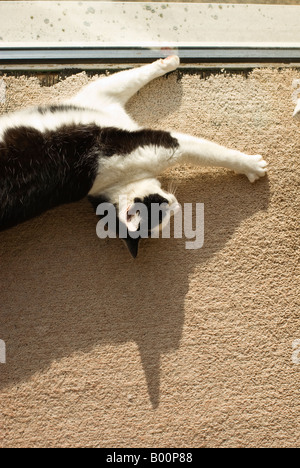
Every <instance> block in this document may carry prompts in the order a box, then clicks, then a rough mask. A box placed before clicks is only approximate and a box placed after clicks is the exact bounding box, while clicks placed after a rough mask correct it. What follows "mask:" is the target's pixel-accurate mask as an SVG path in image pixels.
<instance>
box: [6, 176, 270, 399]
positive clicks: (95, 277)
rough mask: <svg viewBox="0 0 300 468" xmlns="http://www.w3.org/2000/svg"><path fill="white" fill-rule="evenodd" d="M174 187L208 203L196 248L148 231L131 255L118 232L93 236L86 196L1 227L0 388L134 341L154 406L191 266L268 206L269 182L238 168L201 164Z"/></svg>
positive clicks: (178, 328) (184, 197) (177, 336)
mask: <svg viewBox="0 0 300 468" xmlns="http://www.w3.org/2000/svg"><path fill="white" fill-rule="evenodd" d="M166 181H167V179H166ZM177 196H178V199H179V200H180V201H181V202H182V203H184V202H189V203H199V202H202V203H204V204H205V243H204V246H203V248H202V249H199V250H190V251H189V250H186V249H185V239H146V240H144V241H142V243H141V248H140V252H139V256H138V258H137V259H136V260H133V259H131V258H130V256H129V254H128V252H127V250H126V247H125V245H124V244H123V243H122V241H120V240H118V239H107V240H99V239H98V238H97V237H96V233H95V226H96V222H97V219H96V217H95V216H94V214H93V213H92V210H91V207H90V206H89V203H88V202H87V201H86V200H84V201H82V202H80V203H77V204H73V205H69V206H63V207H59V208H57V209H55V210H53V211H51V212H48V213H45V214H44V215H43V216H41V217H40V218H37V219H34V220H32V221H30V222H27V223H25V224H23V225H21V226H18V227H16V228H14V229H12V230H9V231H5V232H2V233H0V259H1V260H0V261H1V269H0V284H1V292H0V338H1V339H2V340H4V341H5V343H6V347H7V363H6V365H0V372H1V373H0V387H1V388H4V387H7V386H10V385H15V384H16V383H18V382H22V381H26V380H28V379H30V377H31V376H32V375H33V374H34V373H36V372H37V371H42V370H46V369H47V368H49V366H50V365H51V363H52V362H53V361H57V360H60V359H62V358H64V357H67V356H70V355H71V354H72V353H74V352H78V351H80V352H83V353H88V352H89V351H90V350H92V349H93V348H94V347H95V346H96V345H97V346H98V345H102V344H103V345H105V344H110V345H115V346H118V345H122V344H125V343H128V342H134V343H136V345H137V348H138V350H139V353H140V359H141V363H142V367H143V370H144V373H145V379H146V382H147V388H148V393H149V398H150V401H151V404H152V407H153V408H157V407H158V405H159V401H160V387H161V382H160V380H161V359H162V356H163V355H165V354H166V353H170V352H172V351H174V350H177V349H178V348H179V346H180V342H181V337H182V331H183V325H184V303H185V298H186V295H187V293H188V291H189V275H190V274H191V273H193V271H194V269H195V267H196V266H197V265H199V264H206V263H208V262H209V261H210V259H211V258H212V257H213V256H214V255H215V254H216V253H217V252H218V251H220V250H222V249H223V248H224V247H225V245H226V243H227V242H228V241H229V240H230V239H231V238H232V236H233V235H234V233H235V232H236V230H237V229H238V227H239V225H240V224H241V223H242V221H243V220H245V219H247V218H249V217H251V216H253V215H254V214H255V213H256V212H258V211H261V210H266V209H267V207H268V200H269V185H268V179H267V178H265V179H264V180H260V181H258V182H257V183H256V184H255V185H251V184H249V183H248V181H247V180H246V179H245V178H244V177H242V176H234V175H232V174H227V173H221V174H216V173H213V174H208V173H203V174H200V175H199V173H198V175H196V176H195V177H194V178H192V180H188V181H187V180H183V181H182V183H181V184H180V185H179V186H178V192H177ZM203 300H205V298H204V299H203ZM100 349H101V348H100ZM103 349H104V348H103ZM104 352H105V350H104ZM78 365H79V366H80V362H79V363H78ZM112 372H113V369H112ZM124 372H126V370H124ZM99 379H101V375H99Z"/></svg>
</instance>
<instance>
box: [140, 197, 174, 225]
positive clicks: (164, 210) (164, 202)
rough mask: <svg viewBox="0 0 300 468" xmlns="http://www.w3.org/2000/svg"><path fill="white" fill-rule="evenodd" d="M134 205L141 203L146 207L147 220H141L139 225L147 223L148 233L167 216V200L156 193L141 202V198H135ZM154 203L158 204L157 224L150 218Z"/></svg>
mask: <svg viewBox="0 0 300 468" xmlns="http://www.w3.org/2000/svg"><path fill="white" fill-rule="evenodd" d="M134 203H143V204H144V205H145V206H146V208H147V213H148V218H147V219H145V220H142V221H141V223H142V222H143V221H144V222H147V223H148V231H149V232H150V231H151V229H154V228H155V227H157V226H158V225H160V224H161V223H162V222H163V219H164V217H165V216H166V214H167V207H168V206H169V202H168V200H167V199H166V198H164V197H162V196H161V195H159V194H158V193H153V194H150V195H148V196H147V197H144V199H143V200H142V199H141V198H135V200H134ZM154 203H155V204H158V205H159V207H160V211H159V219H158V221H159V222H158V223H157V220H155V219H153V218H152V211H151V205H152V204H154Z"/></svg>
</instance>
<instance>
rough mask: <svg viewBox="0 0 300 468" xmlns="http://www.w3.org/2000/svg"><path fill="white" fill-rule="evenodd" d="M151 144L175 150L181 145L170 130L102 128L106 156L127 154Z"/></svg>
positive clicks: (102, 144) (102, 146)
mask: <svg viewBox="0 0 300 468" xmlns="http://www.w3.org/2000/svg"><path fill="white" fill-rule="evenodd" d="M150 145H153V146H162V147H163V148H169V149H174V151H175V150H176V149H177V148H178V147H179V143H178V141H177V140H176V138H173V137H172V136H171V134H170V133H169V132H164V131H161V130H149V129H142V130H135V131H133V132H129V131H128V130H121V129H118V128H114V127H109V128H104V129H102V130H101V148H102V150H103V152H104V155H105V156H113V155H114V154H121V155H126V154H130V153H131V152H132V151H135V150H136V149H137V148H139V147H143V146H150Z"/></svg>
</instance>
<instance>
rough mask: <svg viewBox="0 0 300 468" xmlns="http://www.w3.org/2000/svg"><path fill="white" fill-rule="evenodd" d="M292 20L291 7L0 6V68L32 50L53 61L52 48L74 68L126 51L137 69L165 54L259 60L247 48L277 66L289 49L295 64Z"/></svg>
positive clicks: (282, 2) (265, 0)
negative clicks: (243, 52) (243, 53)
mask: <svg viewBox="0 0 300 468" xmlns="http://www.w3.org/2000/svg"><path fill="white" fill-rule="evenodd" d="M299 17H300V6H299V4H296V2H295V1H293V0H247V1H246V0H236V1H235V2H233V0H228V1H227V0H226V1H223V2H222V1H221V2H220V1H216V0H212V1H211V2H210V3H205V2H204V1H202V0H197V1H190V2H185V1H181V2H178V1H176V0H173V1H170V2H168V3H161V2H156V1H153V2H136V1H131V2H117V1H111V2H105V1H77V2H74V1H64V2H56V1H31V2H27V1H20V2H18V1H0V60H9V59H10V58H11V59H14V57H16V56H17V55H18V54H20V50H21V49H23V52H24V50H25V49H26V50H29V49H32V48H40V49H41V48H44V52H43V54H44V56H45V57H46V56H47V57H48V59H53V60H54V59H55V57H57V54H55V52H53V50H54V49H55V48H56V49H58V48H65V49H66V48H69V59H70V60H74V61H75V60H76V59H81V60H93V59H95V58H99V59H102V60H123V59H124V57H125V55H126V54H127V55H128V53H129V52H128V51H129V50H131V57H133V58H134V55H135V58H136V60H138V59H139V58H140V61H142V60H147V59H153V58H155V57H159V56H162V55H163V54H164V53H165V54H166V55H167V54H169V53H170V50H173V51H175V52H177V53H179V55H181V57H182V58H185V57H186V58H187V59H188V58H189V59H190V60H195V61H197V60H200V59H201V60H206V59H207V60H209V59H212V60H213V59H218V58H222V57H225V58H226V57H227V59H228V60H229V59H230V58H232V59H233V58H235V59H237V58H238V57H239V55H236V56H234V54H233V55H232V49H231V50H229V51H228V52H226V51H225V49H224V48H226V47H227V48H228V47H231V48H232V47H235V48H236V47H243V48H244V49H245V48H246V47H248V48H252V51H251V54H249V53H248V58H250V59H251V57H252V59H256V58H262V59H263V58H264V54H263V53H262V54H259V53H257V52H254V51H253V47H256V48H258V47H260V48H269V51H268V54H269V58H270V59H272V58H274V59H276V57H277V59H279V58H280V57H281V55H280V54H279V55H280V57H279V55H278V51H276V50H275V49H278V48H282V47H285V48H286V47H288V48H289V52H288V56H289V59H291V60H292V61H295V60H298V59H300V28H299ZM13 48H14V49H18V50H17V51H15V50H12V49H13ZM72 48H76V50H74V51H73V52H72V50H71V49H72ZM124 48H127V52H126V54H125V55H124V54H123V52H122V50H123V49H124ZM208 48H211V49H208ZM220 48H223V50H222V51H220V50H219V49H220ZM270 48H272V51H271V52H270ZM50 49H51V50H50ZM87 49H89V50H87ZM196 49H197V50H196ZM95 50H97V51H98V52H97V53H98V55H97V53H95ZM133 50H135V51H136V52H133ZM195 50H196V52H195ZM7 51H8V52H7ZM100 51H101V53H102V55H101V53H100ZM105 51H106V52H105ZM186 51H189V53H188V52H186ZM210 51H212V52H210ZM248 52H249V51H248ZM226 53H227V56H226ZM14 54H15V55H14ZM34 54H35V56H36V57H40V58H39V59H42V55H41V54H38V52H36V51H35V52H33V53H32V54H31V55H30V54H28V55H26V54H25V55H24V53H23V59H24V60H30V59H31V58H34V57H33V55H34ZM201 54H202V55H201ZM276 54H277V55H276ZM129 55H130V54H129ZM62 59H63V58H62Z"/></svg>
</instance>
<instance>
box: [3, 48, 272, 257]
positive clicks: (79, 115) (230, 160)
mask: <svg viewBox="0 0 300 468" xmlns="http://www.w3.org/2000/svg"><path fill="white" fill-rule="evenodd" d="M178 66H179V58H178V57H177V56H175V55H172V56H170V57H167V58H165V59H160V60H157V61H155V62H154V63H151V64H147V65H144V66H141V67H136V68H133V69H129V70H126V71H121V72H118V73H114V74H112V75H110V76H108V77H105V78H100V79H98V80H96V81H93V82H91V83H90V84H88V85H87V86H85V87H84V88H83V89H82V90H80V91H79V93H78V94H77V95H75V96H74V97H72V98H71V99H68V100H65V101H63V102H61V103H59V104H53V105H48V106H40V107H37V108H32V109H25V110H21V111H18V112H16V113H13V114H8V115H4V116H2V117H1V118H0V204H1V212H0V230H3V229H7V228H10V227H12V226H15V225H17V224H19V223H21V222H23V221H25V220H27V219H30V218H32V217H34V216H38V215H39V214H41V213H42V212H44V211H46V210H48V209H50V208H53V207H55V206H58V205H60V204H64V203H70V202H76V201H78V200H80V199H82V198H84V197H86V196H88V197H89V200H90V201H91V203H92V205H93V206H94V208H96V207H97V206H98V205H99V204H100V203H103V202H107V203H111V204H113V205H114V206H115V208H116V213H117V218H118V220H119V221H120V223H123V225H124V226H125V227H126V232H127V235H126V236H125V239H124V240H125V242H126V244H127V247H128V249H129V251H130V253H131V255H132V256H133V257H136V256H137V253H138V246H139V241H140V237H139V236H138V237H137V238H132V236H131V233H133V232H137V231H138V228H139V226H140V224H141V222H142V220H141V217H140V216H141V214H140V211H138V210H136V211H134V209H133V208H134V206H135V204H136V203H137V202H141V203H144V204H145V205H146V206H147V207H148V208H150V207H151V205H152V204H153V203H159V204H160V205H161V204H162V205H164V206H171V205H172V206H178V201H177V199H176V198H175V195H174V194H172V193H168V192H167V191H165V190H163V188H162V187H161V184H160V182H159V181H158V179H157V176H158V175H159V174H161V173H162V172H163V171H164V170H166V169H168V168H170V167H172V166H174V165H176V164H181V163H189V164H195V165H199V166H218V167H225V168H228V169H231V170H234V171H235V172H237V173H241V174H245V175H246V176H247V177H248V179H249V180H250V182H254V181H255V180H257V179H259V178H260V177H263V176H264V175H265V174H266V171H267V168H266V166H267V163H266V162H265V161H264V160H263V158H262V156H261V155H246V154H243V153H241V152H239V151H236V150H232V149H227V148H225V147H222V146H220V145H218V144H216V143H212V142H210V141H207V140H204V139H201V138H196V137H193V136H190V135H186V134H181V133H178V132H168V131H163V130H151V129H148V128H141V127H139V125H138V124H137V123H136V122H135V121H134V120H133V119H132V118H131V117H130V116H129V115H128V114H127V112H126V110H125V104H126V103H127V101H128V100H129V99H130V98H131V97H132V96H133V95H134V94H135V93H136V92H137V91H138V90H139V89H140V88H142V87H143V86H144V85H146V84H147V83H149V82H150V81H151V80H153V79H155V78H158V77H160V76H162V75H164V74H165V73H168V72H171V71H173V70H175V69H176V68H177V67H178ZM120 197H121V198H120ZM124 197H126V200H127V205H126V206H121V205H120V202H119V200H120V199H123V198H124ZM159 222H161V219H160V221H159ZM149 226H151V222H150V225H149ZM152 227H153V226H151V228H152ZM154 227H155V226H154ZM149 229H150V228H149Z"/></svg>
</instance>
